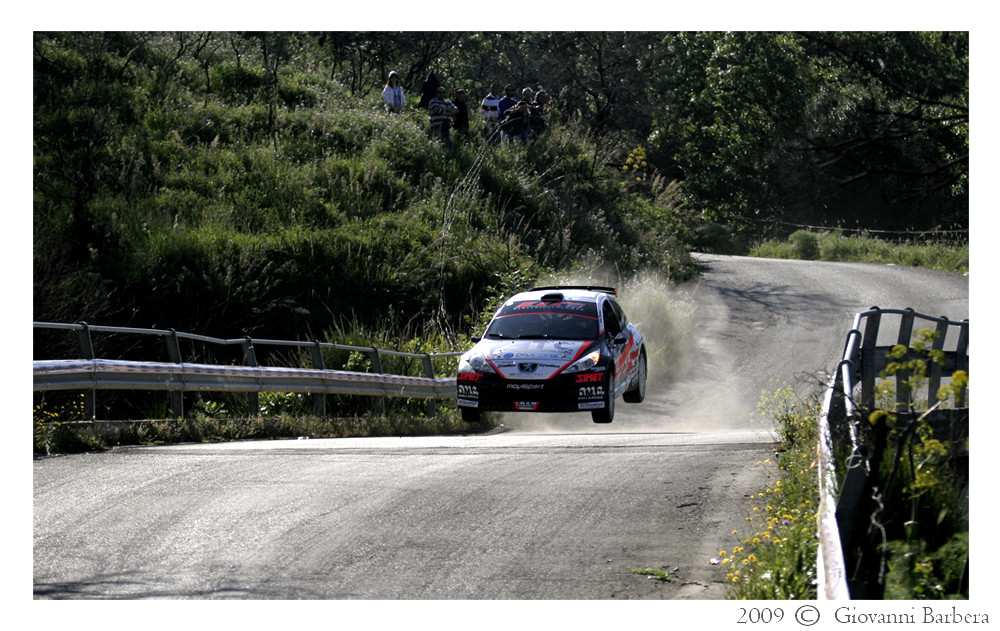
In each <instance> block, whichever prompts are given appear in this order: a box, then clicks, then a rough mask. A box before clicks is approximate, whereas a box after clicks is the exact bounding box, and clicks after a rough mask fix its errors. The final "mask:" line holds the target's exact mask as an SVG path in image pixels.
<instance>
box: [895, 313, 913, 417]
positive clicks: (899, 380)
mask: <svg viewBox="0 0 1000 631" xmlns="http://www.w3.org/2000/svg"><path fill="white" fill-rule="evenodd" d="M912 338H913V308H912V307H907V308H906V313H904V314H903V315H902V316H901V319H900V321H899V335H897V336H896V343H897V344H899V345H901V346H905V347H906V359H907V360H909V358H910V340H911V339H912ZM912 374H913V371H911V370H909V369H902V370H898V371H896V411H897V412H909V411H910V404H911V402H912V400H913V393H912V392H910V383H909V379H910V376H911V375H912ZM900 408H902V409H900Z"/></svg>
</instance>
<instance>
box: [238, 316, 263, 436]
mask: <svg viewBox="0 0 1000 631" xmlns="http://www.w3.org/2000/svg"><path fill="white" fill-rule="evenodd" d="M241 345H242V346H243V365H244V366H253V367H256V366H257V355H256V353H254V350H253V340H252V339H250V336H249V335H247V336H246V337H244V338H243V342H242V343H241ZM247 415H248V416H249V417H250V418H254V417H257V416H260V392H248V393H247Z"/></svg>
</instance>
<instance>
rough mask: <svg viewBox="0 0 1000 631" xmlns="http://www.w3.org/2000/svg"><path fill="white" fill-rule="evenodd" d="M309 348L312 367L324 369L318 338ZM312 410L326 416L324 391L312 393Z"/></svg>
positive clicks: (318, 414) (317, 414)
mask: <svg viewBox="0 0 1000 631" xmlns="http://www.w3.org/2000/svg"><path fill="white" fill-rule="evenodd" d="M311 350H312V361H313V368H315V369H316V370H326V367H325V366H324V365H323V349H322V347H321V346H320V345H319V341H318V340H317V341H315V342H313V345H312V348H311ZM313 412H314V413H315V414H316V416H318V417H320V418H326V393H325V392H317V393H315V394H313Z"/></svg>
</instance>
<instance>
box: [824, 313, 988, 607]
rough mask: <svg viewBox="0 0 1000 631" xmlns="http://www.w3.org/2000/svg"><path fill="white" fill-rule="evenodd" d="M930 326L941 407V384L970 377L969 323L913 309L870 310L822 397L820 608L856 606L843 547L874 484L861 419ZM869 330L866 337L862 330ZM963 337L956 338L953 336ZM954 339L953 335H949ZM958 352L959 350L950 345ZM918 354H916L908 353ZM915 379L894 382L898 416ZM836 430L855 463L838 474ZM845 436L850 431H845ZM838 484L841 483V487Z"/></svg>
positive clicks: (930, 395) (932, 377)
mask: <svg viewBox="0 0 1000 631" xmlns="http://www.w3.org/2000/svg"><path fill="white" fill-rule="evenodd" d="M883 316H893V317H898V320H899V324H898V328H896V329H892V328H890V327H885V326H883V324H884V320H883ZM918 322H920V323H926V325H927V326H924V327H921V328H930V329H932V330H933V331H934V332H935V333H936V336H935V339H934V340H933V342H932V345H931V347H930V350H932V351H935V352H939V356H940V357H942V358H943V363H936V362H931V363H930V366H929V369H928V374H927V385H926V388H927V390H926V399H924V400H926V401H927V405H928V406H929V407H932V406H934V404H935V403H936V401H937V392H938V388H939V386H940V385H941V381H942V379H943V378H946V376H947V375H951V374H952V373H954V372H955V371H956V370H964V371H966V372H968V370H969V321H968V320H962V321H960V322H958V321H953V320H949V319H947V318H943V317H941V318H935V317H932V316H927V315H923V314H920V313H916V312H914V311H913V310H912V309H879V308H878V307H872V308H871V309H870V310H868V311H864V312H861V313H858V314H857V315H856V316H855V318H854V323H853V326H852V327H851V331H850V333H848V335H847V342H846V344H845V346H844V353H843V356H842V358H841V361H840V364H839V365H838V366H837V370H836V371H835V373H834V375H833V377H832V378H831V379H830V383H829V386H828V388H827V390H826V393H825V396H824V397H823V405H822V409H821V412H820V418H819V449H818V451H819V488H820V507H819V517H818V522H819V523H818V529H819V539H820V541H819V550H818V552H817V555H816V556H817V558H816V566H817V575H818V589H817V596H818V598H819V599H820V600H846V599H850V597H851V595H850V589H849V577H848V570H847V563H846V562H845V558H846V557H845V554H844V550H845V544H847V543H849V541H845V538H846V537H847V536H848V533H849V532H850V531H851V530H852V528H853V523H854V519H855V508H856V507H857V504H858V500H859V499H860V495H861V493H862V490H863V488H864V483H865V479H866V478H867V476H868V473H869V471H868V459H869V455H870V448H869V446H868V445H865V444H862V443H861V441H860V439H859V433H858V427H857V425H856V423H857V421H858V417H859V415H858V412H859V411H861V410H865V411H868V412H871V411H873V410H874V409H875V403H876V401H875V385H876V380H877V379H878V378H879V375H880V373H881V372H882V371H883V370H884V369H885V367H886V366H887V365H888V363H889V362H890V361H891V359H890V358H889V355H890V353H891V351H892V349H893V347H894V346H896V345H903V346H906V347H907V348H908V349H909V348H910V346H911V342H912V338H913V335H914V329H915V328H916V324H917V323H918ZM862 325H864V329H862ZM893 330H895V332H896V334H895V337H894V338H893V337H890V338H889V339H888V340H884V339H883V340H880V339H879V333H880V332H883V333H885V332H886V331H888V332H889V334H890V335H891V333H892V332H893ZM919 330H920V329H917V331H919ZM956 332H957V335H956V334H955V333H956ZM949 334H950V335H949ZM952 344H953V345H954V346H953V347H952V346H951V345H952ZM909 352H910V353H912V350H911V351H909ZM908 377H909V375H908V374H907V373H906V372H905V371H900V372H898V373H897V374H896V375H895V377H894V378H895V379H896V380H897V384H896V388H895V391H896V394H897V401H896V410H897V411H903V410H904V409H905V410H909V406H910V402H911V400H912V397H913V396H914V393H913V392H911V391H909V389H908V388H907V387H904V384H903V381H904V380H905V379H907V378H908ZM834 428H839V429H840V430H841V431H840V433H841V434H845V433H846V435H847V436H848V437H849V440H850V443H851V444H850V446H849V449H850V455H849V456H848V457H847V459H846V461H845V462H844V463H843V464H842V468H841V470H840V472H838V468H837V464H838V463H837V462H836V461H835V460H834V453H835V449H834V448H835V445H834V434H835V431H834ZM845 430H846V431H845ZM838 478H842V482H840V483H839V484H838Z"/></svg>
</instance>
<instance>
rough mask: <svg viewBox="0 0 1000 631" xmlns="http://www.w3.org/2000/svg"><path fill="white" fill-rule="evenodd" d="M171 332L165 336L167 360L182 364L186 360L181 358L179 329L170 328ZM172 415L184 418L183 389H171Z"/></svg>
mask: <svg viewBox="0 0 1000 631" xmlns="http://www.w3.org/2000/svg"><path fill="white" fill-rule="evenodd" d="M168 330H169V331H170V334H169V335H167V336H165V337H164V338H163V340H164V342H165V343H166V345H167V361H169V362H172V363H174V364H182V363H184V361H183V360H182V359H181V342H180V339H179V338H178V337H177V331H176V330H174V329H168ZM169 412H170V415H171V417H172V418H184V391H183V390H171V391H170V410H169Z"/></svg>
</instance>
